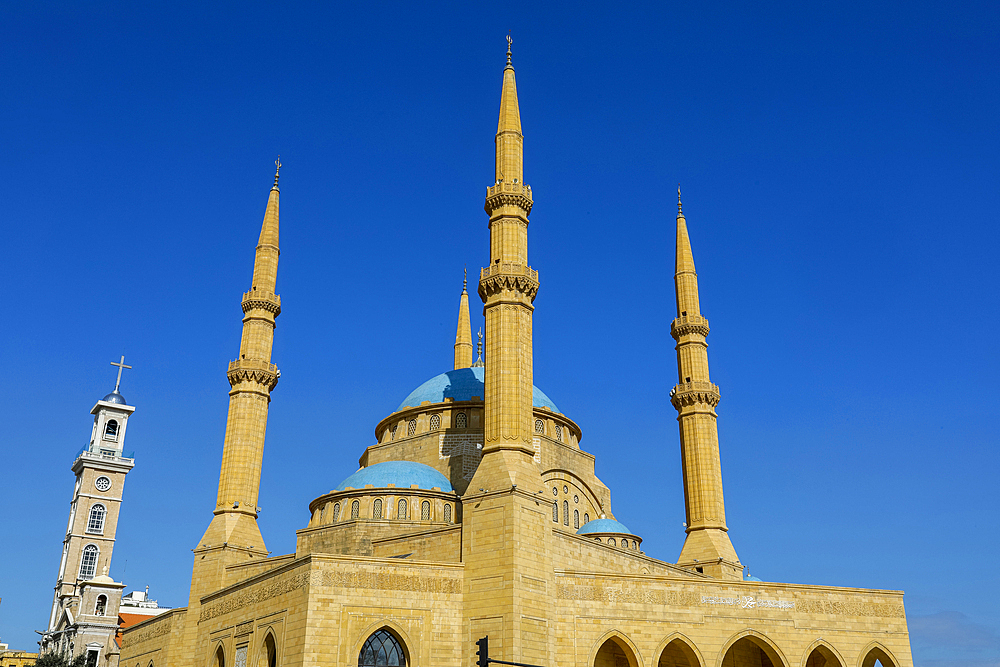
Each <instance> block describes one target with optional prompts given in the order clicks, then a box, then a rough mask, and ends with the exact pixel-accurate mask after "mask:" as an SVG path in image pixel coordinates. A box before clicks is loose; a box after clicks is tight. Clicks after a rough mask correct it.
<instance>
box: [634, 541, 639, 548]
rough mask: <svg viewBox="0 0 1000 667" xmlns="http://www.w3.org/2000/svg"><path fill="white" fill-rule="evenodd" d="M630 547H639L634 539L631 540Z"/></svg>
mask: <svg viewBox="0 0 1000 667" xmlns="http://www.w3.org/2000/svg"><path fill="white" fill-rule="evenodd" d="M632 548H633V549H638V548H639V544H638V543H637V542H636V541H635V540H632Z"/></svg>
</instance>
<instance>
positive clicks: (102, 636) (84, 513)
mask: <svg viewBox="0 0 1000 667" xmlns="http://www.w3.org/2000/svg"><path fill="white" fill-rule="evenodd" d="M111 365H112V366H117V367H118V380H117V382H115V388H114V391H112V392H111V393H109V394H108V395H106V396H105V397H104V398H102V399H101V400H99V401H97V403H96V404H95V405H94V407H93V408H92V409H91V411H90V414H92V415H93V416H94V425H93V427H92V429H91V432H90V442H89V443H88V444H86V445H84V446H83V448H82V449H81V450H80V451H79V452H78V453H77V456H76V459H75V460H74V461H73V465H72V468H71V469H72V470H73V473H74V474H75V475H76V484H75V485H74V487H73V499H72V501H71V502H70V506H69V522H68V524H67V526H66V536H65V537H64V538H63V548H62V556H61V557H60V560H59V574H58V576H57V577H56V585H55V593H54V595H53V599H52V611H51V613H50V614H49V623H48V628H47V629H46V631H45V632H44V633H43V634H42V639H41V641H40V642H39V643H40V645H41V647H42V651H43V652H49V651H54V652H58V653H60V654H62V655H64V656H67V657H70V658H72V657H76V656H78V655H80V654H83V653H86V654H87V655H88V659H91V658H93V659H94V660H100V661H101V662H100V663H95V664H107V663H105V662H104V659H105V658H106V657H109V656H110V655H111V654H114V655H117V653H118V648H117V645H116V644H115V642H114V637H115V631H116V629H117V627H118V623H117V619H118V606H119V604H120V602H121V594H122V589H123V588H124V587H125V584H121V583H118V582H115V581H114V580H113V579H112V578H111V577H109V576H108V572H109V571H110V568H111V555H112V551H113V550H114V546H115V532H116V531H117V529H118V516H119V510H120V508H121V502H122V492H123V490H124V487H125V476H126V475H127V474H128V472H129V471H130V470H131V469H132V467H133V465H134V462H135V459H134V456H133V454H132V452H130V451H126V450H125V432H126V429H127V427H128V421H129V418H130V417H131V416H132V413H134V412H135V408H134V407H133V406H131V405H129V404H128V403H127V402H126V401H125V397H124V396H122V395H121V393H120V391H119V388H120V386H121V379H122V371H123V370H124V369H127V368H132V367H131V366H127V365H125V357H124V356H123V357H122V358H121V360H120V361H118V362H111Z"/></svg>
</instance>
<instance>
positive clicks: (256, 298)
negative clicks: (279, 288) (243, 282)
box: [240, 290, 281, 317]
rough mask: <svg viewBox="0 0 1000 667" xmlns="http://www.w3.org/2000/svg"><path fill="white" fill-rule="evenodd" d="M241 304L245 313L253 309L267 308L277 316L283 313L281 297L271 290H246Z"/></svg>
mask: <svg viewBox="0 0 1000 667" xmlns="http://www.w3.org/2000/svg"><path fill="white" fill-rule="evenodd" d="M240 305H241V306H242V307H243V312H244V313H249V312H250V311H251V310H266V311H267V312H269V313H271V314H273V315H274V316H275V317H277V316H278V315H280V314H281V297H280V296H278V295H277V294H272V293H270V292H263V291H260V292H258V291H256V290H251V291H249V292H244V293H243V301H242V302H241V304H240Z"/></svg>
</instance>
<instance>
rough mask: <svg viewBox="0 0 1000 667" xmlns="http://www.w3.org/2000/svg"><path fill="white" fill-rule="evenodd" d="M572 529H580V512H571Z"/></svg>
mask: <svg viewBox="0 0 1000 667" xmlns="http://www.w3.org/2000/svg"><path fill="white" fill-rule="evenodd" d="M573 527H574V528H579V527H580V510H573Z"/></svg>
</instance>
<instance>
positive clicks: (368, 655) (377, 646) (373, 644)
mask: <svg viewBox="0 0 1000 667" xmlns="http://www.w3.org/2000/svg"><path fill="white" fill-rule="evenodd" d="M358 667H406V653H405V652H404V651H403V645H402V643H400V641H399V640H398V639H397V638H396V636H395V635H394V634H392V633H391V632H389V631H388V630H387V629H386V628H382V629H381V630H376V631H375V632H374V633H372V635H371V636H370V637H369V638H368V639H366V640H365V643H364V644H363V645H362V646H361V652H360V653H359V654H358Z"/></svg>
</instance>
